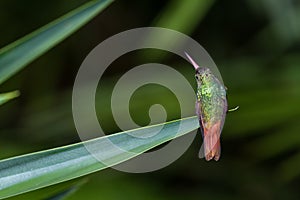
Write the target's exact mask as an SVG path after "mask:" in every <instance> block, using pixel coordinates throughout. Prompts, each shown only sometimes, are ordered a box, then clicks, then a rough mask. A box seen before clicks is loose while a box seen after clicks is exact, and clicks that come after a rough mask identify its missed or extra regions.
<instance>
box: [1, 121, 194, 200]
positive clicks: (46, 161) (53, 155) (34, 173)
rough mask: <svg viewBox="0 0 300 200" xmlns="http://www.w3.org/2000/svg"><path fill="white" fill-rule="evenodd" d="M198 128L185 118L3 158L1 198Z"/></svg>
mask: <svg viewBox="0 0 300 200" xmlns="http://www.w3.org/2000/svg"><path fill="white" fill-rule="evenodd" d="M179 127H180V129H179ZM198 127H199V123H198V120H197V117H190V118H184V119H180V120H175V121H171V122H167V123H163V124H158V125H154V126H148V127H144V128H139V129H134V130H130V131H125V132H121V133H118V134H114V135H109V136H105V137H101V138H97V139H93V140H89V141H85V142H82V143H77V144H73V145H69V146H65V147H60V148H55V149H51V150H46V151H41V152H37V153H33V154H28V155H24V156H19V157H15V158H10V159H7V160H3V161H1V162H0V199H1V198H6V197H9V196H14V195H17V194H21V193H24V192H27V191H31V190H36V189H38V188H42V187H45V186H49V185H53V184H56V183H59V182H63V181H67V180H70V179H74V178H76V177H79V176H83V175H86V174H89V173H92V172H95V171H99V170H102V169H105V168H107V167H109V166H113V165H116V164H119V163H121V162H124V161H126V160H128V159H130V158H132V157H134V156H137V155H139V154H141V153H143V152H145V151H147V150H149V149H151V148H153V147H156V146H158V145H160V144H162V143H164V142H167V141H169V140H171V139H174V138H177V137H179V136H182V135H185V134H187V133H189V132H191V131H193V130H195V129H197V128H198ZM158 128H161V131H160V132H159V133H158V134H156V135H154V136H152V137H150V138H146V137H141V136H147V135H148V134H149V133H151V132H154V131H155V132H156V131H157V130H158ZM133 136H139V137H133ZM108 140H109V141H110V142H112V143H113V144H114V145H116V146H117V147H119V148H120V149H124V150H126V151H127V152H134V154H128V153H127V152H120V153H116V151H115V149H114V148H112V147H111V146H109V145H107V141H108ZM84 145H90V146H93V147H94V148H95V149H96V151H95V153H97V155H101V157H102V160H103V162H100V161H98V160H97V159H95V157H94V156H92V155H91V154H90V153H89V152H88V151H87V149H86V148H85V146H84ZM104 163H105V164H104ZM108 163H109V164H108Z"/></svg>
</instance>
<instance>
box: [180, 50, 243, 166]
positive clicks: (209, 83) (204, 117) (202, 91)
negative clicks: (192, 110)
mask: <svg viewBox="0 0 300 200" xmlns="http://www.w3.org/2000/svg"><path fill="white" fill-rule="evenodd" d="M185 54H186V56H187V58H188V59H189V60H190V62H191V64H192V65H193V66H194V68H195V70H196V75H195V77H196V80H197V100H196V114H197V116H198V119H199V124H200V129H201V132H202V138H203V143H204V155H205V159H206V160H207V161H209V160H211V159H214V160H216V161H217V160H219V159H220V155H221V144H220V135H221V131H222V129H223V125H224V122H225V117H226V113H227V112H228V106H227V97H226V88H225V86H224V85H223V84H222V83H221V82H220V80H219V79H218V78H217V77H215V76H214V75H213V73H212V72H211V70H210V69H209V68H207V67H199V65H198V64H197V63H196V62H195V61H194V60H193V59H192V58H191V57H190V56H189V55H188V54H187V53H185ZM235 109H237V108H235ZM230 111H231V110H230Z"/></svg>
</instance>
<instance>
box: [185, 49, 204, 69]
mask: <svg viewBox="0 0 300 200" xmlns="http://www.w3.org/2000/svg"><path fill="white" fill-rule="evenodd" d="M184 53H185V55H186V57H187V58H188V59H189V61H190V62H191V63H192V65H193V66H194V68H195V70H197V69H199V68H200V67H199V65H198V64H197V63H196V62H195V61H194V60H193V59H192V57H191V56H190V55H189V54H188V53H187V52H184Z"/></svg>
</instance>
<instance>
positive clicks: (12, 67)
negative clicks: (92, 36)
mask: <svg viewBox="0 0 300 200" xmlns="http://www.w3.org/2000/svg"><path fill="white" fill-rule="evenodd" d="M112 1H113V0H102V1H92V2H89V3H86V4H85V5H83V6H81V7H79V8H78V9H76V10H73V11H72V12H70V13H68V14H66V15H64V16H62V17H60V18H59V19H57V20H55V21H53V22H51V23H49V24H48V25H46V26H44V27H42V28H40V29H38V30H36V31H35V32H33V33H31V34H29V35H27V36H25V37H24V38H21V39H20V40H18V41H16V42H14V43H12V44H10V45H8V46H6V47H4V48H3V49H1V50H0V84H1V83H3V82H4V81H5V80H7V79H8V78H10V77H11V76H12V75H14V74H15V73H16V72H18V71H19V70H21V69H22V68H23V67H25V66H26V65H27V64H29V63H30V62H32V61H33V60H34V59H36V58H38V57H39V56H41V55H42V54H43V53H45V52H46V51H48V50H49V49H51V48H52V47H53V46H55V45H56V44H58V43H59V42H61V41H62V40H63V39H65V38H66V37H68V36H69V35H71V34H72V33H74V32H75V31H76V30H78V29H79V28H80V27H81V26H83V25H84V24H86V23H87V22H88V21H89V20H90V19H92V18H93V17H94V16H96V15H97V14H98V13H99V12H100V11H102V10H103V9H104V8H106V7H107V6H108V5H109V4H110V3H111V2H112Z"/></svg>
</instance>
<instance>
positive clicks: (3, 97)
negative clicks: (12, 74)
mask: <svg viewBox="0 0 300 200" xmlns="http://www.w3.org/2000/svg"><path fill="white" fill-rule="evenodd" d="M19 95H20V92H19V91H17V90H16V91H13V92H7V93H4V94H0V105H2V104H4V103H6V102H8V101H9V100H12V99H14V98H16V97H18V96H19Z"/></svg>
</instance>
